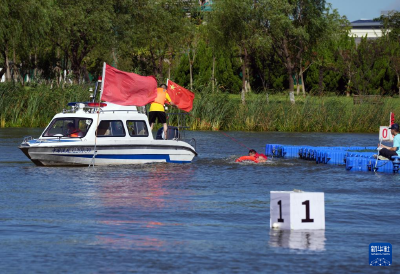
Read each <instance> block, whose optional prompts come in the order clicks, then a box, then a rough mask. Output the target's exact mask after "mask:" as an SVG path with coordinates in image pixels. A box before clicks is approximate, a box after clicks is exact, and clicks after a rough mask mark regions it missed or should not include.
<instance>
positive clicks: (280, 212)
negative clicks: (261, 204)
mask: <svg viewBox="0 0 400 274" xmlns="http://www.w3.org/2000/svg"><path fill="white" fill-rule="evenodd" d="M270 195H271V204H270V218H271V219H270V227H271V228H280V229H325V197H324V193H323V192H294V191H271V192H270Z"/></svg>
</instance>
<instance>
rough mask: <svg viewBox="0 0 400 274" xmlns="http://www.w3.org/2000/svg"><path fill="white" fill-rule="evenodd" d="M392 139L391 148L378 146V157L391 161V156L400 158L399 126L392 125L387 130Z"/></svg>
mask: <svg viewBox="0 0 400 274" xmlns="http://www.w3.org/2000/svg"><path fill="white" fill-rule="evenodd" d="M389 129H390V131H391V133H392V135H393V136H394V137H393V147H388V146H385V145H382V144H381V145H380V146H379V144H378V146H379V147H380V148H381V150H379V155H380V156H383V157H386V158H388V159H389V160H391V161H393V160H394V159H393V158H392V156H400V134H399V130H400V129H399V124H393V125H391V127H390V128H389Z"/></svg>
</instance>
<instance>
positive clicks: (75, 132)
mask: <svg viewBox="0 0 400 274" xmlns="http://www.w3.org/2000/svg"><path fill="white" fill-rule="evenodd" d="M68 137H83V133H82V131H80V130H79V129H76V128H75V125H74V123H68Z"/></svg>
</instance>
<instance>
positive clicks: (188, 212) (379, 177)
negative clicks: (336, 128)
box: [0, 129, 400, 273]
mask: <svg viewBox="0 0 400 274" xmlns="http://www.w3.org/2000/svg"><path fill="white" fill-rule="evenodd" d="M40 132H41V129H0V151H1V153H0V168H1V173H0V224H1V225H0V242H1V246H0V257H1V258H2V259H1V261H0V269H1V272H3V273H37V272H41V273H63V272H67V273H127V272H134V273H136V272H139V273H179V272H180V273H198V272H200V273H232V272H239V273H257V272H258V273H271V272H274V273H317V272H318V273H334V272H338V273H352V272H355V273H356V272H357V273H367V272H371V271H384V272H392V273H396V272H397V273H398V272H400V267H399V265H400V256H399V255H398V254H399V250H400V237H399V236H400V219H399V214H400V213H399V212H400V205H399V194H400V176H399V175H391V174H374V173H361V172H360V173H358V172H348V171H346V170H345V168H344V167H337V166H330V165H316V164H315V163H314V162H307V161H302V160H279V159H278V160H277V159H273V160H271V161H268V162H267V163H265V164H249V163H247V164H246V163H241V164H238V163H235V162H234V160H235V158H237V157H239V156H242V155H245V154H247V150H248V149H247V148H246V147H250V148H254V149H256V150H257V151H259V152H263V151H264V148H265V144H267V143H282V144H293V145H300V144H303V145H315V146H318V145H321V146H347V145H348V146H350V145H357V146H364V145H365V146H371V145H375V144H377V142H378V136H377V134H321V133H279V132H275V133H252V132H249V133H244V132H229V133H228V134H229V136H231V137H232V138H233V139H234V140H233V139H232V138H229V137H227V136H225V135H224V134H222V133H221V132H187V133H186V135H187V137H190V138H192V137H194V138H196V140H197V150H198V153H199V156H198V157H196V158H195V159H194V161H193V163H192V164H148V165H141V166H108V167H95V168H67V167H36V166H35V165H34V164H33V163H31V162H30V161H29V160H28V159H27V158H26V157H25V155H24V154H23V153H22V152H20V151H19V150H18V149H17V146H18V144H19V143H20V142H21V141H22V137H23V136H26V135H33V136H34V137H37V136H38V135H39V134H40ZM239 143H240V144H239ZM245 146H246V147H245ZM293 189H300V190H303V191H316V192H324V193H325V214H326V230H325V231H278V230H270V228H269V222H270V220H269V215H270V214H269V207H270V205H269V202H270V191H280V190H282V191H283V190H293ZM372 242H389V243H391V244H392V246H393V251H394V252H393V265H392V266H391V267H386V268H382V267H381V268H378V269H377V267H370V266H369V265H368V246H369V244H370V243H372Z"/></svg>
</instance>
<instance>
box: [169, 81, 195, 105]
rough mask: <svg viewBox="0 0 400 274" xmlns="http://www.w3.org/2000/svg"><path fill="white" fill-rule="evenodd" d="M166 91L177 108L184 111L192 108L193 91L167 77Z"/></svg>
mask: <svg viewBox="0 0 400 274" xmlns="http://www.w3.org/2000/svg"><path fill="white" fill-rule="evenodd" d="M167 84H168V88H167V92H168V95H169V97H170V98H171V101H172V103H174V104H175V105H176V106H177V107H178V108H179V109H182V110H184V111H187V112H189V111H191V110H192V108H193V100H194V93H193V92H191V91H190V90H188V89H185V88H184V87H181V86H180V85H178V84H175V83H174V82H172V81H171V80H169V79H168V82H167Z"/></svg>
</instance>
